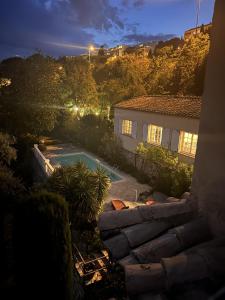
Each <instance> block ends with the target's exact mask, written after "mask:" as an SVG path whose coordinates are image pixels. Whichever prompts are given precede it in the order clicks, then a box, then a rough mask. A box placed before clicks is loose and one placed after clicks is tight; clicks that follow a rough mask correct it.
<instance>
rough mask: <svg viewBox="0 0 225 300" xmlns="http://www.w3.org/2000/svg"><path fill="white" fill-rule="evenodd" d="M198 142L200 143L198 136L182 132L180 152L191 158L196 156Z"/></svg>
mask: <svg viewBox="0 0 225 300" xmlns="http://www.w3.org/2000/svg"><path fill="white" fill-rule="evenodd" d="M197 142H198V135H197V134H194V133H190V132H184V131H181V133H180V142H179V152H180V153H183V154H186V155H189V156H195V153H196V148H197Z"/></svg>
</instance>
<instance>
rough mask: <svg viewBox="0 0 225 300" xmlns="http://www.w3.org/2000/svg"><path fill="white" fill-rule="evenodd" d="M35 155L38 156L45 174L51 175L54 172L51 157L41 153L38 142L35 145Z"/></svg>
mask: <svg viewBox="0 0 225 300" xmlns="http://www.w3.org/2000/svg"><path fill="white" fill-rule="evenodd" d="M34 156H35V157H36V159H37V161H38V162H39V164H40V166H41V167H42V169H43V171H44V172H45V174H46V175H47V176H50V175H51V174H52V173H53V172H54V168H53V166H52V165H51V163H50V161H49V159H47V158H45V156H44V155H43V154H42V153H41V151H40V150H39V148H38V145H37V144H35V145H34Z"/></svg>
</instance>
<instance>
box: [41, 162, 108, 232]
mask: <svg viewBox="0 0 225 300" xmlns="http://www.w3.org/2000/svg"><path fill="white" fill-rule="evenodd" d="M109 186H110V180H109V178H108V176H107V175H106V173H105V172H104V170H102V169H100V168H98V169H97V170H96V171H91V170H89V169H88V168H87V167H86V165H85V164H84V163H82V162H78V163H77V164H76V165H74V166H67V167H61V168H58V169H57V170H56V171H55V172H54V173H53V175H52V176H51V177H50V178H49V179H48V182H47V185H46V187H47V189H48V190H50V191H53V192H57V193H59V194H61V195H62V196H64V197H65V199H66V201H67V202H68V203H69V208H70V220H71V222H72V224H73V225H74V226H75V227H76V228H77V227H79V226H83V225H85V224H88V223H89V224H90V223H92V222H93V221H94V220H96V218H97V215H98V213H99V212H100V210H101V207H102V204H103V200H104V197H105V196H106V193H107V191H108V189H109Z"/></svg>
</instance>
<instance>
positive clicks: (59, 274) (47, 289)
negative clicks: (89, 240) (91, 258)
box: [13, 191, 72, 300]
mask: <svg viewBox="0 0 225 300" xmlns="http://www.w3.org/2000/svg"><path fill="white" fill-rule="evenodd" d="M13 236H14V247H15V251H14V253H15V269H16V284H17V285H18V288H19V291H21V293H22V294H23V299H24V297H25V299H30V298H32V299H41V298H43V295H44V298H46V299H65V300H69V299H72V251H71V233H70V227H69V218H68V206H67V203H66V202H65V200H64V199H63V198H62V197H61V196H58V195H56V194H52V193H48V192H46V191H40V192H38V193H33V194H30V195H29V196H28V197H27V198H26V199H24V200H23V201H21V202H20V203H19V205H18V208H17V211H16V214H15V222H14V235H13Z"/></svg>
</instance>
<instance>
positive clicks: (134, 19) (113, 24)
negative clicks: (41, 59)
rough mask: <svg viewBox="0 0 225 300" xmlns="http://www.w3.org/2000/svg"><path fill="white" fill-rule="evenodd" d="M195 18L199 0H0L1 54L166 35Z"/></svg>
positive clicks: (178, 32)
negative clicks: (197, 0)
mask: <svg viewBox="0 0 225 300" xmlns="http://www.w3.org/2000/svg"><path fill="white" fill-rule="evenodd" d="M213 5H214V0H202V1H201V11H200V22H199V23H200V24H202V23H208V22H210V21H211V19H212V14H213ZM195 23H196V0H1V1H0V28H1V30H0V58H6V57H10V56H15V55H21V56H26V55H30V54H32V53H33V52H34V51H35V50H37V49H40V50H42V51H43V53H45V54H48V55H53V56H62V55H75V54H79V53H84V52H86V51H87V50H86V49H85V47H87V45H89V44H95V45H101V44H106V45H108V46H114V45H117V44H121V43H122V44H135V43H141V42H145V41H150V40H162V39H167V38H170V37H172V36H182V35H183V33H184V31H185V30H186V29H188V28H191V27H194V26H195Z"/></svg>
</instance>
